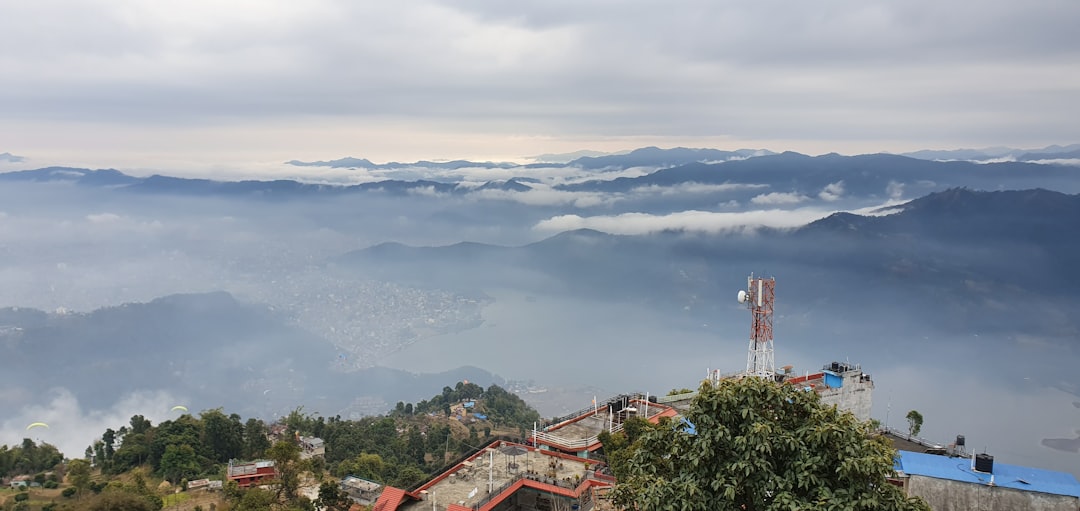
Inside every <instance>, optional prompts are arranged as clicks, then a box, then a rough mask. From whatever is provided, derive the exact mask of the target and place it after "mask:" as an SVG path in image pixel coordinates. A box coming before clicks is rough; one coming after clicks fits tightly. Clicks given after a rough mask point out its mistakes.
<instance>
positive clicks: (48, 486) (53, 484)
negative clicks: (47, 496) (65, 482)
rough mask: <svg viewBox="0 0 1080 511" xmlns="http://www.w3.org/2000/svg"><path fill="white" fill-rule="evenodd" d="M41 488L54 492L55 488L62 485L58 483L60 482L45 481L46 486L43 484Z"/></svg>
mask: <svg viewBox="0 0 1080 511" xmlns="http://www.w3.org/2000/svg"><path fill="white" fill-rule="evenodd" d="M41 486H42V487H43V488H46V489H49V490H52V489H54V488H56V487H58V486H60V483H58V482H56V481H45V484H43V485H41Z"/></svg>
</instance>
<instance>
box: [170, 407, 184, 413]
mask: <svg viewBox="0 0 1080 511" xmlns="http://www.w3.org/2000/svg"><path fill="white" fill-rule="evenodd" d="M177 410H180V411H182V412H184V413H187V407H186V406H184V405H176V406H174V407H172V410H169V411H170V412H175V411H177Z"/></svg>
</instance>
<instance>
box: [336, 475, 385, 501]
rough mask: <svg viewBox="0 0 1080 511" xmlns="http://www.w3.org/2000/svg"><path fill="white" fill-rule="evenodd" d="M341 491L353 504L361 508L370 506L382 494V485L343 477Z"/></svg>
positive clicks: (356, 478) (361, 479)
mask: <svg viewBox="0 0 1080 511" xmlns="http://www.w3.org/2000/svg"><path fill="white" fill-rule="evenodd" d="M341 489H342V490H344V491H345V493H347V494H348V495H349V498H350V499H352V501H353V502H355V503H357V504H360V505H361V506H370V505H372V504H374V503H375V501H376V500H378V498H379V495H380V494H382V490H383V485H381V484H379V483H376V482H375V481H368V480H367V479H363V478H360V477H356V476H345V478H344V479H342V480H341Z"/></svg>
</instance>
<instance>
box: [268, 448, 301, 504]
mask: <svg viewBox="0 0 1080 511" xmlns="http://www.w3.org/2000/svg"><path fill="white" fill-rule="evenodd" d="M266 454H267V456H269V457H270V459H272V460H274V470H276V471H277V479H276V483H277V484H276V486H277V488H276V489H277V500H278V501H279V502H293V501H295V500H297V494H298V493H297V492H298V491H299V490H300V474H301V473H302V472H303V471H304V469H305V467H304V466H303V464H302V463H301V462H300V447H299V446H297V445H296V444H294V443H292V442H287V441H281V442H277V443H275V444H274V445H272V446H271V447H270V449H269V450H268V451H267V452H266Z"/></svg>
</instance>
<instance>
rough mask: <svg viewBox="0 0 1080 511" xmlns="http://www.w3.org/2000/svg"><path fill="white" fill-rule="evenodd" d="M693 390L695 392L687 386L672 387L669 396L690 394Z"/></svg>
mask: <svg viewBox="0 0 1080 511" xmlns="http://www.w3.org/2000/svg"><path fill="white" fill-rule="evenodd" d="M691 392H693V391H692V390H690V389H688V388H686V387H683V388H681V389H671V390H670V391H668V393H667V395H669V396H678V395H679V394H689V393H691Z"/></svg>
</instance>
